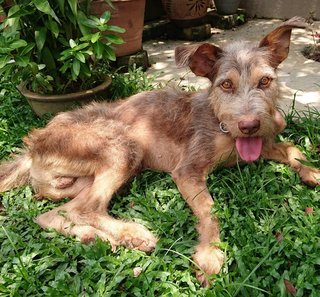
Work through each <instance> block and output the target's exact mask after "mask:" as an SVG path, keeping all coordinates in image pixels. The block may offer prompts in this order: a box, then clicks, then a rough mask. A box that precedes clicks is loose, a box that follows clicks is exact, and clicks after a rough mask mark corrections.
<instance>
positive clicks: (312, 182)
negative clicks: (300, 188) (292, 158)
mask: <svg viewBox="0 0 320 297" xmlns="http://www.w3.org/2000/svg"><path fill="white" fill-rule="evenodd" d="M299 175H300V178H301V180H302V181H303V182H304V183H305V184H306V185H308V186H310V187H313V188H314V187H316V186H320V170H319V169H316V168H313V167H307V166H304V167H302V168H301V170H300V171H299Z"/></svg>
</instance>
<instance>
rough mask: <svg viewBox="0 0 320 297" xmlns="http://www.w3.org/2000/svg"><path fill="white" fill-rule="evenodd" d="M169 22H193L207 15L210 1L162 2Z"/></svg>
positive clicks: (170, 0)
mask: <svg viewBox="0 0 320 297" xmlns="http://www.w3.org/2000/svg"><path fill="white" fill-rule="evenodd" d="M162 3H163V7H164V9H165V11H166V13H167V15H168V18H169V19H171V20H194V19H199V18H202V17H203V16H205V15H206V14H207V10H208V7H209V5H210V0H162Z"/></svg>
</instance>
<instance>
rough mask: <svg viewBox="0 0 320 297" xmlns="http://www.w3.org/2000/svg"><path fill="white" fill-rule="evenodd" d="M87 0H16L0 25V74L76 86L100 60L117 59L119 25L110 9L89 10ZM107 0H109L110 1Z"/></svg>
mask: <svg viewBox="0 0 320 297" xmlns="http://www.w3.org/2000/svg"><path fill="white" fill-rule="evenodd" d="M90 2H91V1H88V0H87V1H76V0H65V1H62V0H60V1H51V0H16V1H14V4H13V5H12V6H10V7H9V8H7V11H6V13H7V18H6V20H5V21H4V22H3V23H2V24H1V25H0V48H1V49H0V75H1V76H2V77H3V79H9V78H10V80H11V81H12V82H13V83H15V84H19V83H20V82H22V81H26V82H27V83H29V86H30V87H31V88H32V90H34V91H38V92H40V93H50V92H52V91H53V90H54V91H55V92H58V93H63V92H66V91H68V90H70V89H71V90H72V89H79V87H81V85H82V84H83V82H85V81H86V80H88V79H89V78H90V77H91V76H92V73H94V70H95V69H96V68H97V67H99V65H101V64H107V65H108V64H109V63H110V61H114V60H115V59H116V57H115V53H114V50H113V48H112V46H113V45H117V44H121V43H122V42H123V40H122V38H121V37H119V36H118V35H116V34H118V33H123V32H124V29H122V28H120V27H117V26H112V25H109V24H108V22H109V20H110V18H111V13H110V11H106V12H104V14H103V15H102V16H101V17H100V18H98V17H96V16H92V15H89V13H88V12H87V11H88V7H90ZM109 2H110V1H109Z"/></svg>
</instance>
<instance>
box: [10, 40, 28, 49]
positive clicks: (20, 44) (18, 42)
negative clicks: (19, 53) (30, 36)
mask: <svg viewBox="0 0 320 297" xmlns="http://www.w3.org/2000/svg"><path fill="white" fill-rule="evenodd" d="M27 45H28V43H27V42H26V41H25V40H23V39H18V40H15V41H13V42H12V43H11V44H10V48H11V49H18V48H20V47H24V46H27Z"/></svg>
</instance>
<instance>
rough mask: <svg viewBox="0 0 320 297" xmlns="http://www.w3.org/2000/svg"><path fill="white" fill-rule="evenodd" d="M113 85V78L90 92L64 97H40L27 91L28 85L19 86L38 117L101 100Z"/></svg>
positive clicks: (65, 95)
mask: <svg viewBox="0 0 320 297" xmlns="http://www.w3.org/2000/svg"><path fill="white" fill-rule="evenodd" d="M110 84H111V78H110V77H108V78H107V79H106V80H105V81H104V82H103V83H102V84H100V85H98V86H97V87H95V88H92V89H90V90H85V91H80V92H75V93H69V94H62V95H40V94H37V93H34V92H31V91H29V90H28V89H27V87H26V84H21V85H19V86H18V89H19V91H20V93H21V94H22V95H23V96H24V97H25V98H26V99H27V101H28V103H29V104H30V105H31V107H32V109H33V111H34V112H35V113H36V114H37V115H38V116H40V117H41V116H43V115H44V114H45V113H54V114H55V113H57V112H60V111H65V110H68V109H72V108H74V107H76V106H78V105H83V104H85V103H88V102H90V101H92V100H94V99H99V95H100V96H102V94H103V92H104V91H105V90H106V89H107V88H108V86H109V85H110Z"/></svg>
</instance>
